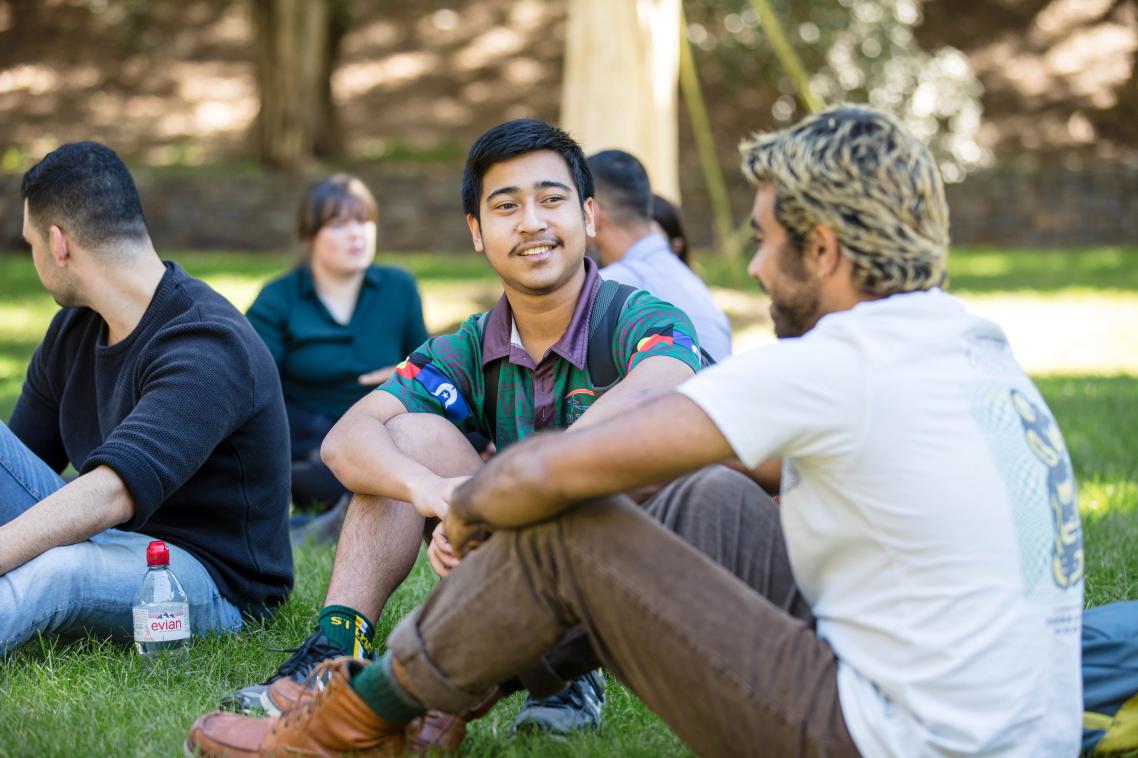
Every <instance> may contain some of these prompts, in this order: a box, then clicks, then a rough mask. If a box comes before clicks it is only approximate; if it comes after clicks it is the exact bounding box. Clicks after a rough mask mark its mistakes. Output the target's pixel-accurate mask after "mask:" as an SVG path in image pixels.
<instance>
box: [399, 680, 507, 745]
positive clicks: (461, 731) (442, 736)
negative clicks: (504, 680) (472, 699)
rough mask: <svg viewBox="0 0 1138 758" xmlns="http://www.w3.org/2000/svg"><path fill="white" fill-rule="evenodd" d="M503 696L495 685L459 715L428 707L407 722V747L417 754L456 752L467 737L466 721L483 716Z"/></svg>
mask: <svg viewBox="0 0 1138 758" xmlns="http://www.w3.org/2000/svg"><path fill="white" fill-rule="evenodd" d="M501 698H502V692H501V691H500V690H499V689H498V688H497V687H495V688H494V689H493V690H492V691H491V692H490V694H489V695H487V696H486V699H485V700H483V701H482V702H481V703H479V704H478V705H476V706H474V707H473V708H471V709H470V710H469V711H467V712H466V713H464V714H462V715H461V716H452V715H451V714H449V713H443V712H442V711H427V712H426V713H424V714H423V715H422V716H420V717H419V718H417V719H415V720H414V721H412V722H411V723H410V724H408V725H407V748H408V749H409V750H410V751H411V752H413V753H416V754H418V755H427V754H428V753H457V752H458V748H459V746H460V745H461V744H462V740H463V739H464V738H465V737H466V722H468V721H473V720H474V719H477V718H482V717H483V716H485V715H486V714H487V713H488V712H489V711H490V709H491V708H493V707H494V704H495V703H497V702H498V701H499V700H501Z"/></svg>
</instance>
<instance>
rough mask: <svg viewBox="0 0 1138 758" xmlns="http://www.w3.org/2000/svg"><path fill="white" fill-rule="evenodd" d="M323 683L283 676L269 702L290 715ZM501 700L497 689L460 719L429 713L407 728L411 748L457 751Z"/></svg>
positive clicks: (423, 751)
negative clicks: (471, 724) (473, 724)
mask: <svg viewBox="0 0 1138 758" xmlns="http://www.w3.org/2000/svg"><path fill="white" fill-rule="evenodd" d="M324 676H326V674H325V675H324ZM323 684H324V683H323V682H322V681H321V677H320V676H310V677H309V679H308V681H307V682H305V683H304V684H301V683H300V682H298V681H296V680H295V679H289V678H288V677H282V678H280V679H278V680H276V681H275V682H273V683H272V684H271V685H270V686H269V696H268V702H269V703H270V704H271V707H272V708H275V709H277V711H278V712H279V713H287V712H288V711H290V710H292V709H293V708H295V707H296V706H297V705H298V704H299V703H301V701H302V700H303V699H304V698H305V697H309V696H311V695H312V693H313V692H314V691H316V690H318V689H319V688H320V687H321V686H323ZM501 697H502V694H501V693H500V692H499V691H498V690H497V688H495V689H494V691H493V692H491V693H490V695H489V696H488V697H487V698H486V700H484V701H482V702H481V703H479V704H478V705H477V706H476V707H474V708H472V709H471V710H470V711H467V712H466V713H464V714H462V715H461V716H452V715H451V714H449V713H443V712H442V711H427V712H426V713H424V714H423V715H422V716H420V717H419V718H417V719H415V720H414V721H412V722H411V723H410V724H408V725H407V732H406V734H407V747H408V749H409V750H411V752H413V753H417V754H419V755H426V754H427V753H429V752H432V751H434V752H436V753H456V752H458V748H459V746H460V745H461V744H462V740H463V739H464V738H465V737H466V723H467V722H468V721H473V720H474V719H476V718H480V717H482V716H484V715H485V714H486V713H487V712H488V711H489V710H490V709H491V708H492V707H493V706H494V704H495V703H497V702H498V700H499V699H500V698H501Z"/></svg>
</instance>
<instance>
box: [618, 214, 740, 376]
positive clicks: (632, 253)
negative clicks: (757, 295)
mask: <svg viewBox="0 0 1138 758" xmlns="http://www.w3.org/2000/svg"><path fill="white" fill-rule="evenodd" d="M601 276H602V277H604V278H605V279H612V280H615V281H618V282H621V283H622V284H630V285H632V286H633V287H637V288H639V289H642V290H648V291H649V292H651V293H652V294H653V295H655V296H656V297H658V298H660V299H661V300H666V301H667V302H669V303H671V304H672V305H674V306H676V307H678V308H679V309H680V310H682V311H683V312H684V313H686V314H687V315H688V318H690V319H691V320H692V323H693V324H694V325H695V330H696V333H697V334H698V335H699V344H700V345H701V346H702V347H703V349H704V350H706V351H707V352H708V353H709V354H710V355H711V357H712V358H714V359H715V360H716V361H721V360H723V359H724V358H726V357H727V356H728V355H730V354H731V325H730V324H729V323H728V322H727V316H726V315H725V314H724V313H723V311H722V310H720V309H719V306H718V305H716V304H715V301H714V300H712V299H711V291H710V290H708V288H707V285H706V284H704V283H703V281H702V280H701V279H700V278H699V277H698V276H696V275H695V273H694V272H693V271H692V270H691V269H690V268H688V267H687V266H685V265H684V263H683V261H681V260H680V259H679V258H677V257H676V255H675V253H673V252H672V248H671V247H670V246H669V245H668V240H667V239H665V238H664V236H663V235H661V234H648V235H645V236H644V237H641V238H640V239H639V240H637V241H636V243H635V244H633V246H632V247H630V248H628V252H626V253H625V254H624V257H623V258H621V259H620V260H619V261H617V262H616V263H612V264H609V265H608V266H605V267H604V268H602V269H601Z"/></svg>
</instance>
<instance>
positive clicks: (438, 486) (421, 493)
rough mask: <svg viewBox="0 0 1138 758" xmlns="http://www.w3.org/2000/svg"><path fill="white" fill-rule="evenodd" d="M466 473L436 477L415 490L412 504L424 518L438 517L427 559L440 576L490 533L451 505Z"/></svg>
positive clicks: (444, 574) (465, 477) (428, 547)
mask: <svg viewBox="0 0 1138 758" xmlns="http://www.w3.org/2000/svg"><path fill="white" fill-rule="evenodd" d="M469 478H470V477H469V476H456V477H451V478H437V479H433V480H432V481H430V482H429V483H424V486H422V487H419V488H417V489H416V490H415V491H414V496H413V498H412V502H411V504H412V505H413V506H414V507H415V510H416V511H418V512H419V514H420V515H422V516H424V517H425V518H437V519H439V523H438V525H437V526H436V527H435V530H434V532H433V533H432V534H431V543H430V545H428V546H427V560H428V561H429V562H430V564H431V567H432V568H433V569H434V570H435V572H436V573H437V574H438V575H439V576H446V575H447V574H448V573H450V571H451V570H453V569H454V567H455V566H457V565H458V564H459V562H460V561H461V560H462V559H463V558H464V557H466V555H467V554H469V553H470V551H471V550H474V549H475V548H477V547H478V546H479V545H481V544H482V543H483V542H484V541H485V540H486V538H487V537H489V536H490V530H489V528H488V527H487V526H486V525H485V524H481V523H476V522H471V521H467V520H466V519H464V518H462V517H461V516H459V515H458V513H457V512H456V510H455V509H454V508H451V507H450V506H451V501H452V498H453V497H454V493H455V490H457V489H458V488H459V487H460V486H461V485H462V484H463V483H464V482H466V480H467V479H469Z"/></svg>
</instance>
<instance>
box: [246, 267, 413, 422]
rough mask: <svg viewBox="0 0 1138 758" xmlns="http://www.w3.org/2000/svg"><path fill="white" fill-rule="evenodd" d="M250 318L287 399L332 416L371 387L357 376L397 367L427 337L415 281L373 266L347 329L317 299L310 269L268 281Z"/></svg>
mask: <svg viewBox="0 0 1138 758" xmlns="http://www.w3.org/2000/svg"><path fill="white" fill-rule="evenodd" d="M245 315H246V316H248V317H249V321H251V322H252V323H253V328H254V329H256V330H257V333H258V334H260V335H261V339H262V340H264V341H265V344H266V345H267V346H268V348H269V352H270V353H272V355H273V359H274V360H275V361H276V362H277V369H278V370H279V371H280V374H281V386H282V388H283V389H284V397H285V402H287V403H290V404H293V405H296V406H297V407H299V408H302V409H304V410H306V411H310V412H312V413H319V414H322V415H324V416H328V417H329V418H334V419H335V418H339V417H340V416H342V415H344V412H345V411H346V410H348V408H350V407H351V406H352V405H353V404H354V403H355V402H356V401H357V400H359V399H360V398H361V397H363V396H364V395H366V394H367V393H368V392H369V391H370V390H371V389H372V388H371V387H368V386H365V385H362V384H360V383H359V382H358V381H357V379H358V378H359V376H360V374H366V373H367V372H369V371H374V370H375V369H377V368H383V367H384V366H393V365H395V364H396V363H398V362H399V361H400V360H402V359H403V358H404V356H406V355H407V354H408V353H410V352H411V351H412V350H414V349H415V347H416V346H418V345H420V344H422V342H423V341H424V340H425V339H427V327H426V326H425V325H424V324H423V306H422V303H421V302H420V300H419V290H418V288H417V287H416V286H415V279H414V277H412V276H411V274H409V273H407V272H406V271H404V270H402V269H398V268H391V267H389V266H371V267H370V268H368V270H367V273H366V274H365V275H364V281H363V286H362V287H361V289H360V297H359V300H358V301H357V302H356V309H355V311H353V312H352V318H351V320H350V321H349V322H348V323H347V324H341V323H339V322H337V321H336V319H334V318H332V314H331V313H329V312H328V309H327V308H326V307H325V306H324V303H322V302H321V301H320V298H319V297H317V296H316V288H315V286H314V285H313V282H312V271H311V270H310V269H309V268H308V266H300V267H299V268H296V269H294V270H293V271H290V272H289V273H287V274H285V275H284V276H282V277H280V278H278V279H274V280H273V281H271V282H269V283H268V284H266V285H265V287H264V289H262V290H261V292H260V294H258V295H257V299H256V300H254V301H253V304H252V305H251V306H249V312H248V313H246V314H245Z"/></svg>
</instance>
